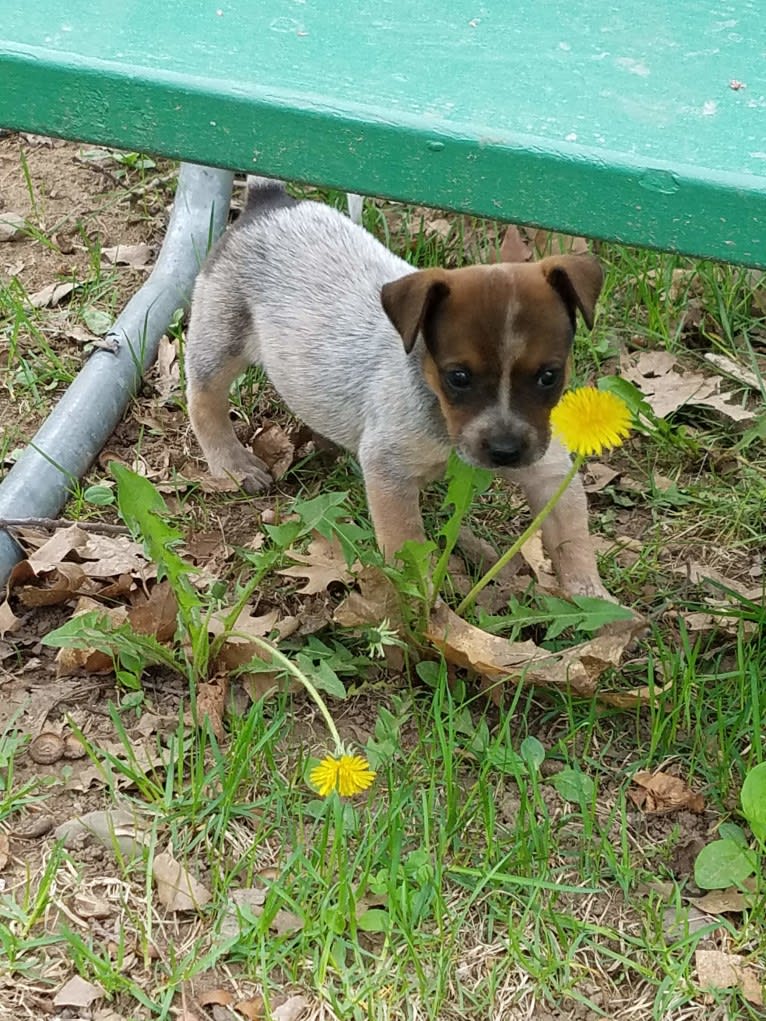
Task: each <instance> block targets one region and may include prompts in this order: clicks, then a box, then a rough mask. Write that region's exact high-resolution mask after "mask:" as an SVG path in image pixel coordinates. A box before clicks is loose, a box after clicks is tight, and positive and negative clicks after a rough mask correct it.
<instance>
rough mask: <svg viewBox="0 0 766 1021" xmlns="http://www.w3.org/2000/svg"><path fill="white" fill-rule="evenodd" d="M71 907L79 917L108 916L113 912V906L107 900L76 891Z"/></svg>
mask: <svg viewBox="0 0 766 1021" xmlns="http://www.w3.org/2000/svg"><path fill="white" fill-rule="evenodd" d="M72 907H73V908H74V910H75V912H76V914H78V915H79V916H80V918H109V916H110V915H113V914H114V913H115V908H114V906H113V905H112V904H110V903H109V901H108V900H104V899H103V897H94V896H93V894H90V893H82V892H80V893H76V894H75V895H74V900H73V901H72Z"/></svg>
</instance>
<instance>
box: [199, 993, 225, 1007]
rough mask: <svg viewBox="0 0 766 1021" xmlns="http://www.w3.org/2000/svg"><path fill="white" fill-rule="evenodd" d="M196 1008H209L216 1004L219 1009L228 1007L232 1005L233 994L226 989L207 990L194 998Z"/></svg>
mask: <svg viewBox="0 0 766 1021" xmlns="http://www.w3.org/2000/svg"><path fill="white" fill-rule="evenodd" d="M195 999H196V1001H197V1006H198V1007H211V1006H212V1005H213V1004H217V1005H218V1006H219V1007H228V1006H229V1005H230V1004H232V1003H234V994H233V993H230V992H229V990H228V989H207V990H206V991H205V992H204V993H199V994H198V995H197V996H196V997H195Z"/></svg>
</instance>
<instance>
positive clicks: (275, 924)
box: [221, 886, 303, 938]
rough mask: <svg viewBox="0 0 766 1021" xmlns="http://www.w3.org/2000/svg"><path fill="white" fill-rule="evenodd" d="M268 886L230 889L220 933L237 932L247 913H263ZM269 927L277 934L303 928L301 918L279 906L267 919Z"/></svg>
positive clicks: (235, 933) (225, 934)
mask: <svg viewBox="0 0 766 1021" xmlns="http://www.w3.org/2000/svg"><path fill="white" fill-rule="evenodd" d="M268 892H269V891H268V888H267V887H265V886H247V887H242V888H240V889H238V890H232V891H231V897H230V900H229V904H228V907H227V910H226V913H225V915H224V919H223V922H222V923H221V935H222V936H225V937H226V938H229V937H231V936H236V935H238V934H239V932H240V930H241V927H242V924H243V922H244V923H245V924H247V915H248V914H250V915H253V916H255V917H256V918H260V916H261V915H262V914H263V909H264V905H265V903H266V897H267V895H268ZM269 928H270V929H273V930H274V932H276V933H278V934H279V935H283V934H284V933H288V932H298V930H299V929H302V928H303V919H302V918H300V917H299V916H298V915H296V914H294V913H293V912H292V911H287V910H285V909H284V908H279V909H278V910H277V911H276V913H275V914H274V916H273V917H272V918H271V919H270V921H269Z"/></svg>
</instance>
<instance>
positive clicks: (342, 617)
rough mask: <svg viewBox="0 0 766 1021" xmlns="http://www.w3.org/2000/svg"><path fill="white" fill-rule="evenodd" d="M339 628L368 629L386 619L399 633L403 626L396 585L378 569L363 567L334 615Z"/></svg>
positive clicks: (369, 566)
mask: <svg viewBox="0 0 766 1021" xmlns="http://www.w3.org/2000/svg"><path fill="white" fill-rule="evenodd" d="M333 620H334V621H335V622H336V623H337V624H340V625H341V627H368V626H369V625H374V624H380V623H381V622H382V621H384V620H387V621H388V624H389V627H390V628H391V629H392V630H394V631H399V629H400V628H401V627H402V625H403V621H402V607H401V600H400V598H399V593H398V592H397V589H396V586H395V585H394V583H393V582H392V581H391V579H390V578H389V577H388V575H387V574H386V573H385V572H384V571H382V570H381V569H380V568H379V567H374V566H372V565H369V564H368V565H367V566H366V567H363V568H362V570H361V571H360V572H359V574H358V575H357V576H356V579H355V587H354V588H353V589H352V590H351V591H350V592H349V593H348V595H347V596H346V598H345V599H344V600H343V602H342V603H340V604H339V605H338V606H337V607H336V609H335V612H334V614H333Z"/></svg>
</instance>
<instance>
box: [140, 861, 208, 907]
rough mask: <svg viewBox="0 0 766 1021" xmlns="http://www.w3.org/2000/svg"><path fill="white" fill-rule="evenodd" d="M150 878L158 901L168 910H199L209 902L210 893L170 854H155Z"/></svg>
mask: <svg viewBox="0 0 766 1021" xmlns="http://www.w3.org/2000/svg"><path fill="white" fill-rule="evenodd" d="M152 878H153V879H154V882H155V884H156V886H157V896H158V897H159V899H160V903H161V904H162V905H164V907H166V908H167V909H168V911H199V909H200V908H204V907H205V905H206V904H208V903H209V902H210V893H209V892H208V890H207V889H206V888H205V887H204V886H203V885H202V883H200V882H199V880H197V879H195V878H194V876H192V875H191V874H190V873H189V872H188V871H187V870H186V869H185V868H184V866H183V865H182V864H181V863H180V862H179V861H176V859H175V858H174V857H173V856H172V854H168V853H163V854H158V855H156V856H155V858H154V861H153V862H152Z"/></svg>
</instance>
